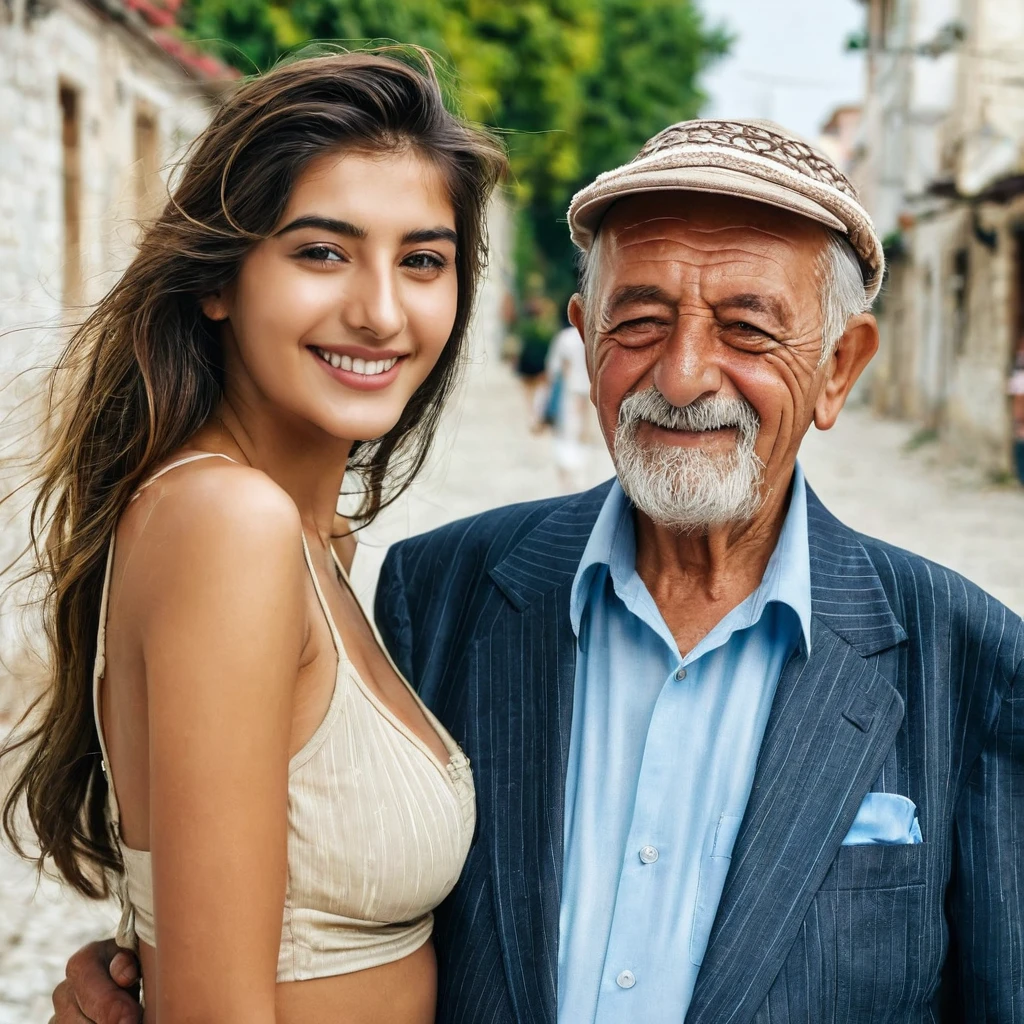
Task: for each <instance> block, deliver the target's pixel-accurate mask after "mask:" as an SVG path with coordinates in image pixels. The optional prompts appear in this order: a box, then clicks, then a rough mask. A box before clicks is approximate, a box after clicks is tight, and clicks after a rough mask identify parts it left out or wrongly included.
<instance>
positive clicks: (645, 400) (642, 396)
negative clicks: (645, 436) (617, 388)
mask: <svg viewBox="0 0 1024 1024" xmlns="http://www.w3.org/2000/svg"><path fill="white" fill-rule="evenodd" d="M637 423H651V424H653V425H654V426H656V427H664V428H665V429H667V430H689V431H694V432H700V431H705V430H725V429H730V428H734V429H736V430H737V431H739V434H740V438H741V440H747V439H749V438H753V437H756V436H757V432H758V430H759V429H760V427H761V417H760V416H758V414H757V410H755V409H754V407H753V406H752V405H751V404H750V403H749V402H748V401H746V400H745V399H743V398H730V397H727V396H725V395H708V396H706V397H702V398H698V399H696V400H695V401H693V402H690V403H689V404H688V405H673V404H672V403H671V402H670V401H669V400H668V399H667V398H666V397H665V396H664V395H663V394H662V393H661V392H660V391H659V390H658V389H657V388H656V387H650V388H645V389H644V390H643V391H638V392H636V393H635V394H632V395H628V396H627V397H626V398H625V399H623V402H622V404H621V405H620V406H619V428H620V429H621V428H623V427H629V426H634V425H635V424H637Z"/></svg>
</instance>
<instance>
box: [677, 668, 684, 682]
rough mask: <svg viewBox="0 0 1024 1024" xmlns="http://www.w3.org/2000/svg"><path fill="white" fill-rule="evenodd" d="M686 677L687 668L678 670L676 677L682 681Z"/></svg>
mask: <svg viewBox="0 0 1024 1024" xmlns="http://www.w3.org/2000/svg"><path fill="white" fill-rule="evenodd" d="M685 678H686V669H685V668H681V669H678V670H677V671H676V679H678V680H679V681H680V682H682V681H683V680H684V679H685Z"/></svg>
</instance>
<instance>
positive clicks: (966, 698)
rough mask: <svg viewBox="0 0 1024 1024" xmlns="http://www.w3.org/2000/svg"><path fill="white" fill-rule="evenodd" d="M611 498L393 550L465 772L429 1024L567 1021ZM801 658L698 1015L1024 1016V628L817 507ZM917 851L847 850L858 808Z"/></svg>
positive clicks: (790, 668)
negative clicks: (587, 667)
mask: <svg viewBox="0 0 1024 1024" xmlns="http://www.w3.org/2000/svg"><path fill="white" fill-rule="evenodd" d="M606 493H607V485H603V486H602V487H599V488H596V489H595V490H593V491H589V492H587V493H584V494H580V495H575V496H573V497H570V498H558V499H553V500H550V501H542V502H537V503H533V504H526V505H517V506H510V507H507V508H500V509H496V510H495V511H493V512H488V513H485V514H483V515H481V516H477V517H474V518H472V519H467V520H464V521H462V522H458V523H453V524H451V525H449V526H446V527H443V528H442V529H440V530H436V531H434V532H433V533H429V534H426V535H424V536H420V537H414V538H413V539H411V540H408V541H405V542H403V543H401V544H397V545H396V546H395V547H393V548H392V550H391V552H390V553H389V555H388V558H387V560H386V562H385V565H384V569H383V572H382V575H381V579H380V584H379V587H378V592H377V606H376V615H377V622H378V625H379V627H380V630H381V632H382V634H383V635H384V638H385V641H386V643H387V645H388V647H389V648H390V650H391V651H392V653H393V655H394V657H395V660H396V661H397V663H398V665H399V666H400V667H401V668H402V670H403V671H404V672H405V673H406V674H407V676H408V678H409V679H410V680H411V681H412V682H413V684H414V685H415V686H416V687H417V688H418V689H419V691H420V692H421V693H422V694H423V696H424V698H425V699H426V701H427V703H428V704H429V705H430V706H431V707H432V708H433V709H434V711H435V712H436V713H437V714H438V715H439V717H440V718H441V720H442V721H443V722H444V723H445V725H446V726H447V727H448V728H449V729H450V730H451V732H452V733H453V735H454V736H455V737H456V738H457V739H458V740H459V742H460V743H461V744H462V745H463V747H464V749H465V750H466V752H467V753H468V754H469V756H470V758H471V759H472V761H473V765H474V771H475V777H476V785H477V798H478V807H479V826H478V832H477V835H476V838H475V840H474V843H473V847H472V850H471V851H470V854H469V859H468V861H467V863H466V867H465V871H464V872H463V875H462V878H461V880H460V881H459V883H458V885H457V887H456V889H455V890H454V892H453V893H452V895H451V896H450V897H449V898H448V900H447V901H446V902H445V903H444V904H443V905H442V906H441V907H440V908H439V909H438V912H437V926H436V943H437V951H438V960H439V965H440V979H439V981H440V991H439V1002H438V1024H512V1022H518V1024H555V1019H556V1006H557V1002H556V992H555V984H556V976H557V951H556V947H557V939H558V909H559V889H560V885H561V875H562V813H563V788H564V779H565V770H566V755H567V753H568V747H569V729H570V722H571V716H572V693H573V679H574V666H575V653H576V646H575V645H576V639H575V636H574V634H573V632H572V629H571V627H570V624H569V590H570V587H571V584H572V579H573V576H574V574H575V572H576V567H577V564H578V562H579V559H580V557H581V555H582V553H583V548H584V546H585V545H586V542H587V538H588V536H589V534H590V531H591V528H592V526H593V524H594V521H595V519H596V518H597V513H598V511H599V509H600V507H601V503H602V502H603V500H604V497H605V494H606ZM808 511H809V527H810V544H811V584H812V651H811V654H810V657H807V656H805V655H804V654H802V653H797V654H794V656H793V657H792V659H791V660H790V662H789V663H788V664H787V666H786V668H785V670H784V671H783V674H782V678H781V680H780V682H779V686H778V690H777V693H776V696H775V701H774V704H773V706H772V711H771V717H770V720H769V723H768V727H767V731H766V734H765V737H764V741H763V744H762V747H761V751H760V755H759V757H758V761H757V769H756V775H755V780H754V786H753V791H752V793H751V797H750V802H749V805H748V807H747V811H746V815H745V817H744V819H743V825H742V828H741V831H740V833H739V837H738V839H737V841H736V847H735V851H734V854H733V859H732V864H731V868H730V872H729V876H728V879H727V881H726V885H725V891H724V893H723V895H722V901H721V904H720V906H719V910H718V915H717V917H716V918H715V922H714V927H713V929H712V932H711V938H710V942H709V945H708V949H707V954H706V956H705V958H704V963H703V966H702V967H701V971H700V974H699V976H698V978H697V985H696V989H695V991H694V996H693V1001H692V1003H691V1006H690V1010H689V1013H688V1014H687V1016H686V1024H727V1022H735V1024H740V1022H744V1024H745V1022H752V1021H756V1022H758V1024H768V1022H769V1021H770V1022H772V1024H823V1022H830V1021H835V1022H851V1024H852V1022H858V1024H859V1022H865V1024H866V1022H871V1024H878V1022H881V1021H893V1022H897V1021H898V1022H911V1021H914V1022H917V1021H951V1022H952V1021H957V1022H960V1021H969V1022H982V1021H989V1022H991V1021H997V1022H1004V1024H1010V1022H1017V1024H1024V623H1022V622H1021V620H1020V619H1019V618H1018V617H1017V616H1016V615H1014V614H1013V613H1012V612H1010V611H1009V610H1008V609H1006V608H1004V607H1003V606H1002V605H1000V604H999V603H998V602H997V601H996V600H994V599H993V598H991V597H989V596H988V595H987V594H985V593H983V592H982V591H981V590H979V589H978V588H977V587H975V586H973V585H972V584H970V583H968V582H967V581H966V580H964V579H963V578H962V577H960V576H958V575H956V574H955V573H953V572H951V571H949V570H948V569H944V568H941V567H940V566H937V565H934V564H933V563H930V562H927V561H925V560H924V559H922V558H919V557H917V556H915V555H912V554H908V553H907V552H905V551H900V550H898V549H896V548H893V547H890V546H889V545H887V544H883V543H881V542H879V541H876V540H872V539H870V538H867V537H863V536H860V535H858V534H856V533H854V532H853V531H851V530H849V529H848V528H847V527H845V526H843V525H842V524H841V523H839V522H838V521H837V520H836V519H834V518H833V517H832V516H831V515H830V514H829V513H828V512H827V511H826V510H825V508H824V507H823V506H822V504H821V503H820V502H819V501H818V500H817V498H816V497H814V496H813V494H811V495H809V509H808ZM872 789H874V790H878V791H883V792H892V793H901V794H903V795H904V796H908V797H910V799H911V800H913V801H914V803H915V804H916V805H917V808H918V816H919V819H920V823H921V830H922V833H923V836H924V842H923V844H921V845H913V846H841V845H840V844H841V842H842V839H843V837H844V836H845V834H846V832H847V831H848V829H849V828H850V825H851V823H852V821H853V819H854V816H855V815H856V812H857V809H858V807H859V805H860V803H861V801H862V799H863V798H864V796H865V794H866V793H868V792H869V791H871V790H872Z"/></svg>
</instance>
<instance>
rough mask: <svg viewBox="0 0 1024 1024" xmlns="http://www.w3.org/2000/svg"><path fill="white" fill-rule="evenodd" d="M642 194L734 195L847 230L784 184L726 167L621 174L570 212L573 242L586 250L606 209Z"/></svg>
mask: <svg viewBox="0 0 1024 1024" xmlns="http://www.w3.org/2000/svg"><path fill="white" fill-rule="evenodd" d="M643 192H708V193H711V194H714V195H728V196H736V197H738V198H740V199H750V200H753V201H754V202H757V203H766V204H768V205H769V206H777V207H778V208H779V209H782V210H789V211H791V212H792V213H799V214H800V215H801V216H803V217H808V218H809V219H810V220H813V221H817V222H818V223H819V224H824V225H826V226H827V227H830V228H833V229H835V230H836V231H843V232H845V231H846V225H845V224H844V223H843V222H842V221H841V220H840V219H839V218H838V217H837V216H836V215H835V214H834V213H831V212H830V211H829V210H826V209H825V207H824V206H822V205H820V204H819V203H816V202H815V201H814V200H813V199H810V198H808V197H807V196H805V195H802V194H801V193H799V192H795V191H793V189H790V188H786V187H785V186H783V185H776V184H775V183H774V182H770V181H765V180H764V179H763V178H755V177H753V176H752V175H750V174H744V173H743V172H741V171H735V170H731V169H730V168H726V167H673V168H660V169H657V170H647V171H638V172H637V173H636V174H633V175H628V176H627V175H623V177H622V178H621V179H620V180H619V181H617V182H616V183H615V186H614V188H613V189H610V190H609V191H608V192H607V193H604V194H602V193H600V192H598V193H597V194H595V195H594V196H593V197H592V198H589V199H585V200H584V201H583V202H581V203H580V205H579V206H578V207H577V208H576V209H574V210H573V218H572V221H571V222H570V226H571V231H572V238H573V241H574V242H575V243H576V244H577V245H578V246H579V247H580V248H581V249H588V248H589V247H590V245H591V244H592V243H593V241H594V234H595V232H596V231H597V229H598V228H599V227H600V225H601V221H602V220H603V219H604V215H605V214H606V213H607V212H608V209H609V207H611V206H612V205H613V204H614V203H617V202H618V201H619V200H620V199H625V198H626V197H627V196H632V195H638V194H640V193H643Z"/></svg>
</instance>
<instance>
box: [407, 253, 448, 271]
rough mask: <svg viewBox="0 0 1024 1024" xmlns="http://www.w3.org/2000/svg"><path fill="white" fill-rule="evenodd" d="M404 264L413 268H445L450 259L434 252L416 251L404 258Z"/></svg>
mask: <svg viewBox="0 0 1024 1024" xmlns="http://www.w3.org/2000/svg"><path fill="white" fill-rule="evenodd" d="M402 266H405V267H411V268H412V269H413V270H444V268H445V267H446V266H448V261H447V260H446V259H443V258H442V257H441V256H438V255H437V254H436V253H432V252H414V253H413V254H412V255H411V256H406V258H405V259H404V260H402Z"/></svg>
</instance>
